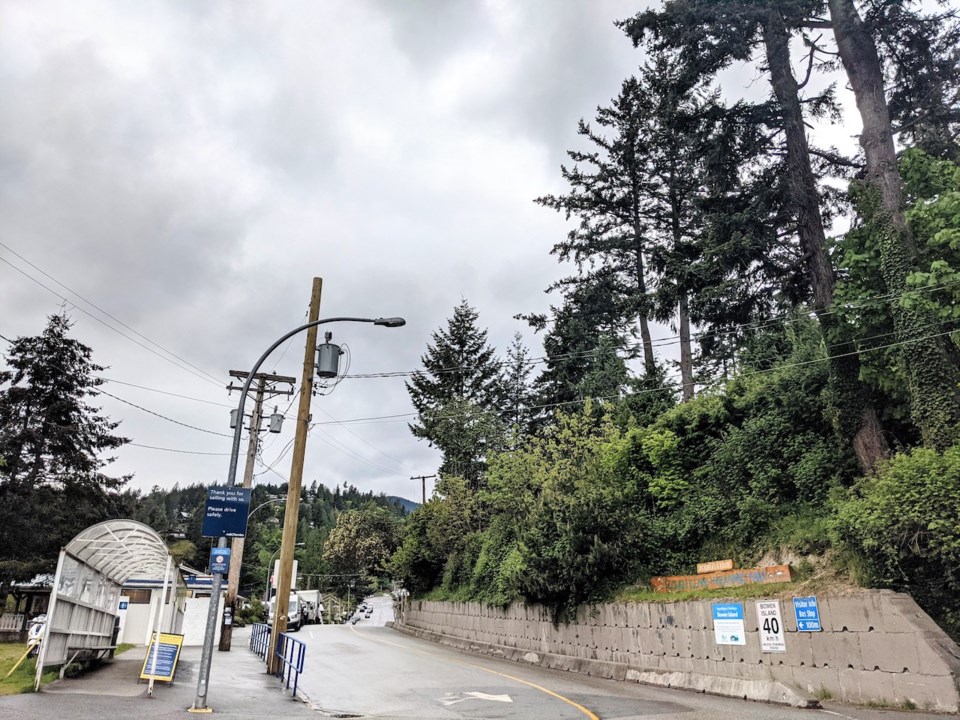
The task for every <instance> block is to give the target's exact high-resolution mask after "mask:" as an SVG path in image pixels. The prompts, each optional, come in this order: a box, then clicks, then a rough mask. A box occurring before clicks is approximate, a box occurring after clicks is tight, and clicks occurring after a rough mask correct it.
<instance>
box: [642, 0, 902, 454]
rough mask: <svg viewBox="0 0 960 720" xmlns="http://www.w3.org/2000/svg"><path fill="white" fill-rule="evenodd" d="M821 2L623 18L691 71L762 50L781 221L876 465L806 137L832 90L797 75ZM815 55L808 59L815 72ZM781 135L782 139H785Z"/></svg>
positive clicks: (862, 449)
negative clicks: (806, 27) (801, 33)
mask: <svg viewBox="0 0 960 720" xmlns="http://www.w3.org/2000/svg"><path fill="white" fill-rule="evenodd" d="M820 8H821V5H820V3H817V2H808V1H807V0H794V1H793V2H786V3H784V2H778V3H773V2H760V3H749V4H744V3H741V2H737V0H725V1H722V2H717V3H714V4H712V5H710V6H708V7H705V6H701V5H700V4H698V3H693V2H691V0H674V1H673V2H670V3H667V5H666V6H665V8H664V10H663V11H662V12H659V13H656V12H653V11H650V12H647V13H642V14H640V15H638V16H637V17H636V18H634V19H633V20H631V21H627V22H626V23H624V27H625V29H626V30H627V31H628V32H629V33H630V34H631V35H632V36H633V37H634V39H635V40H636V41H640V40H641V39H643V38H644V37H645V36H647V35H650V36H652V44H653V46H654V47H655V48H657V49H662V48H671V49H676V50H677V51H678V52H680V53H681V55H682V54H683V53H685V52H686V53H688V55H687V56H686V59H685V63H687V64H688V67H689V71H690V72H691V73H694V74H698V75H704V74H705V75H708V76H712V74H713V73H715V72H716V71H717V70H718V69H720V68H722V67H724V66H726V65H727V64H729V63H730V62H732V61H733V60H735V59H738V58H745V57H750V56H751V55H752V54H753V52H754V50H755V49H757V50H760V49H762V51H763V52H764V55H765V59H766V65H767V67H766V69H767V70H768V72H769V77H770V82H771V85H772V88H773V91H774V101H773V103H772V105H770V108H769V109H770V110H772V112H771V113H769V114H767V116H766V117H764V115H763V114H760V115H758V117H757V120H759V121H760V122H763V123H764V124H766V125H767V126H768V127H770V129H771V130H772V131H773V134H774V136H775V138H777V143H778V144H779V143H781V142H782V150H781V149H780V148H778V147H777V146H776V145H773V144H771V145H770V146H769V147H767V148H765V150H766V152H767V153H770V154H773V153H774V152H777V151H778V150H779V151H780V152H782V153H783V155H784V172H783V176H782V179H780V180H779V181H778V182H777V185H778V186H780V188H781V192H780V197H779V202H780V203H781V204H782V209H783V211H784V213H783V217H782V220H783V223H782V224H783V225H786V227H787V228H790V230H789V232H790V234H791V235H792V236H794V237H795V238H796V241H797V242H798V244H799V248H800V251H801V255H802V258H803V264H804V268H805V271H806V272H805V274H806V276H807V282H808V286H809V292H810V296H809V300H810V303H811V304H812V306H813V309H814V311H815V312H816V313H817V314H818V316H819V317H820V319H821V324H822V330H823V334H824V338H825V343H826V345H827V348H828V352H829V354H830V355H831V361H830V367H831V375H832V381H831V382H832V386H833V390H834V395H835V402H834V403H833V407H834V414H835V416H836V417H837V425H838V430H839V431H840V432H841V434H842V435H843V436H844V437H845V438H846V439H847V440H848V441H849V442H851V443H852V444H853V447H854V448H855V449H856V451H857V456H858V458H859V459H860V462H861V466H862V467H863V468H864V469H865V470H870V469H872V468H873V467H874V465H875V464H876V462H877V461H878V460H879V459H880V458H882V457H884V456H885V455H886V454H887V445H886V440H885V438H884V436H883V432H882V429H881V427H880V423H879V420H878V417H877V413H876V410H875V408H874V405H873V403H872V400H871V398H870V397H869V392H868V391H867V389H866V388H865V387H864V386H863V384H862V383H861V382H860V379H859V375H860V363H859V359H858V358H857V356H856V348H855V347H854V345H853V344H852V342H851V340H850V337H851V330H850V328H848V327H844V326H842V324H841V323H839V322H837V319H836V317H835V316H834V315H833V314H832V310H831V305H832V303H833V293H834V287H835V285H836V276H835V273H834V269H833V266H832V264H831V260H830V257H829V255H828V253H827V248H826V236H825V232H824V226H823V218H822V210H823V208H822V204H821V195H820V191H819V188H818V186H817V178H816V176H815V173H814V169H813V166H812V162H811V150H810V147H809V144H808V141H807V137H806V128H805V117H804V110H803V107H804V105H806V106H807V107H808V108H810V111H811V112H812V113H813V114H814V115H818V114H823V113H824V112H830V111H831V110H832V108H833V101H832V100H833V99H832V93H831V92H830V91H828V92H827V93H824V94H822V95H820V96H816V95H815V96H812V97H810V98H801V95H800V91H801V89H802V87H803V85H805V84H806V81H804V83H803V84H800V83H798V82H797V81H796V78H795V77H794V74H793V69H792V67H791V62H790V45H789V43H790V33H791V29H792V30H796V29H797V28H798V27H801V26H802V25H803V24H804V23H805V22H807V21H808V20H809V18H810V17H811V15H812V14H813V13H814V12H815V11H817V10H819V9H820ZM691 38H696V41H695V42H694V43H693V44H694V45H695V46H697V47H700V46H703V47H705V48H708V50H707V52H705V53H704V54H702V55H700V54H693V53H690V52H689V46H690V43H691ZM812 62H813V55H812V54H811V58H810V63H811V64H810V69H811V70H812V68H813V65H812ZM780 138H782V140H781V139H780Z"/></svg>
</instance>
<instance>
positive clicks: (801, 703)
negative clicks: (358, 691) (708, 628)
mask: <svg viewBox="0 0 960 720" xmlns="http://www.w3.org/2000/svg"><path fill="white" fill-rule="evenodd" d="M387 627H389V628H392V629H394V630H397V631H399V632H402V633H404V634H406V635H412V636H413V637H418V638H421V639H423V640H429V641H430V642H434V643H437V644H439V645H446V646H448V647H452V648H456V649H458V650H463V651H464V652H469V653H474V654H477V655H490V656H491V657H497V658H501V659H503V660H512V661H513V662H518V663H519V662H523V663H528V664H531V665H539V666H540V667H545V668H549V669H551V670H565V671H567V672H575V673H580V674H583V675H590V676H593V677H602V678H606V679H609V680H619V681H627V682H638V683H644V684H646V685H657V686H660V687H667V688H675V689H679V690H690V691H693V692H700V693H708V694H710V695H724V696H727V697H735V698H740V699H742V700H756V701H758V702H768V703H775V704H779V705H790V706H792V707H797V708H819V707H820V701H819V700H817V699H816V698H815V697H813V696H812V695H808V694H807V693H805V692H803V691H802V690H800V689H799V688H796V687H792V686H790V685H787V684H786V683H783V682H780V681H779V680H774V679H772V678H771V679H770V680H756V679H745V678H733V677H723V676H718V675H705V674H703V673H693V672H679V671H677V672H671V671H664V670H657V669H648V668H641V667H635V666H632V665H628V664H626V663H618V662H607V661H604V660H588V659H586V658H575V657H570V656H568V655H557V654H555V653H543V652H531V651H529V650H523V649H520V648H512V647H506V646H504V645H494V644H493V643H486V642H478V641H475V640H466V639H464V638H458V637H455V636H453V635H444V634H442V633H438V632H434V631H433V630H424V629H423V628H418V627H412V626H410V625H404V624H401V623H397V622H388V623H387Z"/></svg>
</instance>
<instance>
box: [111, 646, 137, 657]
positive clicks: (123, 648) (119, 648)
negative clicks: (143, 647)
mask: <svg viewBox="0 0 960 720" xmlns="http://www.w3.org/2000/svg"><path fill="white" fill-rule="evenodd" d="M135 647H137V646H136V645H134V644H133V643H120V644H119V645H117V649H116V650H114V652H113V654H114V655H119V654H120V653H125V652H126V651H127V650H130V649H131V648H135Z"/></svg>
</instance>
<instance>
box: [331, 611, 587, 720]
mask: <svg viewBox="0 0 960 720" xmlns="http://www.w3.org/2000/svg"><path fill="white" fill-rule="evenodd" d="M350 631H351V632H353V633H355V634H356V635H357V636H358V637H363V638H364V639H365V640H371V641H373V642H378V643H383V644H384V645H392V646H393V647H396V648H400V649H401V650H410V651H413V652H415V653H419V654H420V655H426V656H427V657H431V658H432V657H433V656H432V655H431V654H430V653H428V652H426V651H425V650H418V649H417V648H414V647H410V646H409V645H400V644H398V643H394V642H390V641H389V640H383V639H382V638H377V637H370V636H369V635H367V634H366V633H360V632H357V629H356V628H355V627H354V626H353V625H351V626H350ZM450 662H452V663H455V664H457V665H462V666H463V667H469V668H474V669H476V670H483V672H487V673H490V674H491V675H499V676H500V677H502V678H507V679H508V680H513V681H514V682H518V683H520V684H521V685H527V686H528V687H532V688H533V689H535V690H539V691H540V692H542V693H545V694H547V695H549V696H550V697H553V698H556V699H557V700H561V701H562V702H565V703H566V704H567V705H570V706H571V707H575V708H576V709H577V710H579V711H580V712H582V713H583V714H584V715H586V716H587V717H588V718H590V720H600V716H599V715H597V714H595V713H594V712H592V711H591V710H588V709H587V708H585V707H584V706H583V705H581V704H580V703H578V702H576V701H574V700H571V699H570V698H568V697H564V696H563V695H561V694H559V693H555V692H554V691H553V690H549V689H548V688H545V687H542V686H541V685H537V684H536V683H532V682H529V681H527V680H522V679H521V678H518V677H514V676H513V675H507V674H506V673H502V672H499V671H497V670H492V669H490V668H487V667H483V665H476V664H474V663H468V662H463V661H461V660H455V659H450Z"/></svg>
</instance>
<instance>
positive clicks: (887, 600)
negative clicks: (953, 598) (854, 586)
mask: <svg viewBox="0 0 960 720" xmlns="http://www.w3.org/2000/svg"><path fill="white" fill-rule="evenodd" d="M878 599H879V601H880V602H879V604H880V614H881V624H880V626H879V627H878V628H877V629H878V630H880V629H882V630H884V631H885V632H891V633H908V632H916V631H917V630H921V629H922V630H934V629H936V630H939V629H940V628H939V627H938V626H937V625H936V623H934V622H933V621H932V620H931V619H930V617H929V616H928V615H927V614H926V613H925V612H923V610H921V609H920V606H919V605H917V603H916V602H915V601H914V599H913V598H912V597H910V596H909V595H905V594H904V593H885V594H883V595H879V597H878Z"/></svg>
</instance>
